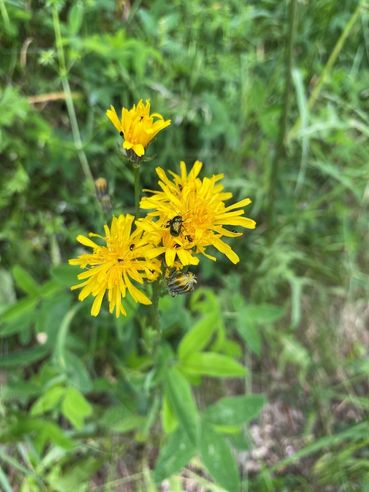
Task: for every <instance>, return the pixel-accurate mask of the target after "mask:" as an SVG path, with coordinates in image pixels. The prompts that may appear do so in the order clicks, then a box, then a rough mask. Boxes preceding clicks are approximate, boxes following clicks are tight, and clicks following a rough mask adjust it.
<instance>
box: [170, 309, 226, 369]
mask: <svg viewBox="0 0 369 492" xmlns="http://www.w3.org/2000/svg"><path fill="white" fill-rule="evenodd" d="M216 322H217V313H216V312H215V313H214V312H213V313H210V314H208V315H206V316H204V317H203V318H201V319H200V321H198V322H197V323H196V324H195V326H194V327H193V328H192V329H191V330H190V331H189V332H188V333H186V335H185V336H184V337H183V339H182V341H181V343H180V344H179V347H178V356H179V358H180V359H181V360H183V359H185V358H186V357H188V356H191V355H192V354H193V353H194V352H200V351H201V350H202V349H203V348H204V347H205V346H206V345H207V343H208V342H209V340H210V338H211V336H212V335H213V333H214V331H215V330H216V329H217V323H216Z"/></svg>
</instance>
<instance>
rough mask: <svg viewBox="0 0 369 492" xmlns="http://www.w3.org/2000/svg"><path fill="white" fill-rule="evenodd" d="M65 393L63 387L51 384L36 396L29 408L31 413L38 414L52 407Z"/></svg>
mask: <svg viewBox="0 0 369 492" xmlns="http://www.w3.org/2000/svg"><path fill="white" fill-rule="evenodd" d="M64 394H65V388H63V387H61V386H53V387H52V388H50V389H48V390H47V391H46V393H44V394H43V395H42V396H40V398H38V399H37V400H36V401H35V403H34V404H33V405H32V408H31V415H34V416H36V415H40V414H43V413H46V412H48V411H49V410H52V409H54V408H55V407H56V406H57V405H58V404H59V402H60V400H61V399H62V397H63V396H64Z"/></svg>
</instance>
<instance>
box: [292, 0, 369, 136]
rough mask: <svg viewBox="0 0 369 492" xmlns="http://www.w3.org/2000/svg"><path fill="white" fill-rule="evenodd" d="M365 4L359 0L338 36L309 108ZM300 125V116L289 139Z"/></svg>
mask: <svg viewBox="0 0 369 492" xmlns="http://www.w3.org/2000/svg"><path fill="white" fill-rule="evenodd" d="M364 5H365V2H364V1H361V2H359V5H358V6H357V7H356V9H355V11H354V13H353V14H352V16H351V17H350V19H349V20H348V22H347V24H346V25H345V28H344V29H343V31H342V33H341V36H340V37H339V38H338V40H337V43H336V45H335V47H334V48H333V51H332V53H331V54H330V56H329V58H328V61H327V63H326V64H325V67H324V68H323V71H322V73H321V75H320V77H319V80H318V83H317V84H316V86H315V87H314V89H313V91H312V93H311V95H310V98H309V100H308V103H307V106H308V109H312V107H313V106H314V105H315V103H316V101H317V100H318V97H319V95H320V92H321V90H322V87H323V85H324V84H325V83H326V81H327V79H328V77H329V74H330V72H331V70H332V68H333V65H334V64H335V63H336V60H337V58H338V55H339V54H340V52H341V51H342V48H343V46H344V44H345V41H346V39H347V38H348V36H349V34H350V32H351V29H352V28H353V27H354V25H355V23H356V21H357V19H358V18H359V15H360V12H361V9H362V8H363V7H364ZM300 126H301V119H300V118H298V119H297V120H296V122H295V124H294V125H293V127H292V128H291V130H290V132H289V135H288V140H291V139H293V138H294V137H295V136H296V133H297V132H298V131H299V129H300Z"/></svg>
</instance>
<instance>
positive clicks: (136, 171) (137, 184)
mask: <svg viewBox="0 0 369 492" xmlns="http://www.w3.org/2000/svg"><path fill="white" fill-rule="evenodd" d="M133 175H134V183H135V184H134V186H135V217H136V219H138V217H139V213H140V195H141V176H140V165H133Z"/></svg>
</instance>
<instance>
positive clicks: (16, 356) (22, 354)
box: [0, 346, 48, 369]
mask: <svg viewBox="0 0 369 492" xmlns="http://www.w3.org/2000/svg"><path fill="white" fill-rule="evenodd" d="M47 353H48V348H47V347H44V346H36V347H33V348H30V349H27V350H17V351H16V352H13V353H11V354H8V355H3V356H2V357H1V358H0V369H9V368H12V367H23V366H28V365H29V364H32V363H33V362H36V361H37V360H40V359H42V358H43V357H45V356H46V354H47Z"/></svg>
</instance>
